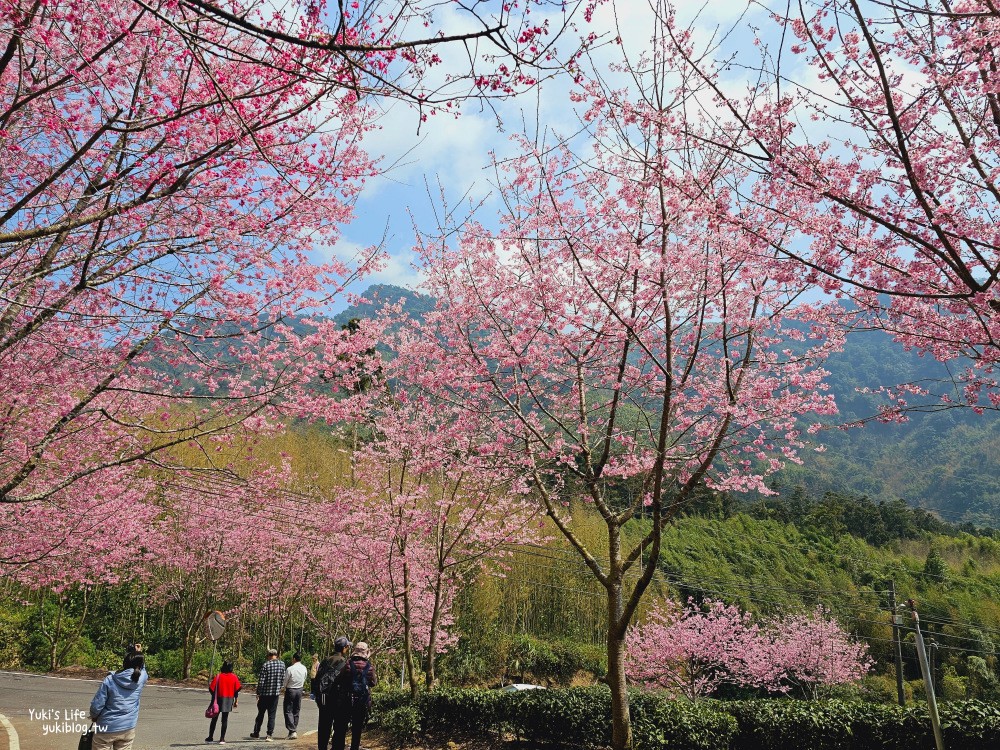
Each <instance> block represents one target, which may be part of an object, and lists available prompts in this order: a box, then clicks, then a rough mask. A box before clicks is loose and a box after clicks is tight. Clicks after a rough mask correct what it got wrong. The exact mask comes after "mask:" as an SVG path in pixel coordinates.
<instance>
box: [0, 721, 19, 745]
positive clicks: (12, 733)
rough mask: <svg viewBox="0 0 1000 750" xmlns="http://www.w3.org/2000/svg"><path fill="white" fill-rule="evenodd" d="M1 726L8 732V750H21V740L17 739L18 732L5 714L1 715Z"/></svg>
mask: <svg viewBox="0 0 1000 750" xmlns="http://www.w3.org/2000/svg"><path fill="white" fill-rule="evenodd" d="M0 726H3V728H4V729H6V730H7V750H21V740H19V739H18V738H17V730H16V729H14V725H13V724H11V723H10V719H8V718H7V717H6V716H4V715H3V714H0Z"/></svg>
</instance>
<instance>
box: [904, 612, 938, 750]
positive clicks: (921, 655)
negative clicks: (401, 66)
mask: <svg viewBox="0 0 1000 750" xmlns="http://www.w3.org/2000/svg"><path fill="white" fill-rule="evenodd" d="M906 603H907V604H908V605H909V606H910V614H912V615H913V630H914V632H915V634H916V638H917V658H918V659H920V672H921V674H923V676H924V691H925V692H926V693H927V709H928V711H929V712H930V715H931V727H932V728H933V729H934V744H935V745H936V746H937V750H944V735H943V734H942V733H941V717H940V716H938V707H937V698H935V697H934V675H932V674H931V671H930V665H929V664H928V663H927V650H926V648H925V646H924V637H923V635H921V633H920V616H919V615H918V614H917V603H916V602H915V601H913V600H912V599H907V600H906Z"/></svg>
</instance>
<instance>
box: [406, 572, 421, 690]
mask: <svg viewBox="0 0 1000 750" xmlns="http://www.w3.org/2000/svg"><path fill="white" fill-rule="evenodd" d="M410 616H411V607H410V566H409V564H407V563H405V562H404V563H403V658H404V659H405V660H406V678H407V680H409V683H410V696H411V697H412V698H413V700H416V699H417V695H419V693H420V686H419V685H418V684H417V674H416V670H415V669H414V668H413V631H412V627H411V625H410Z"/></svg>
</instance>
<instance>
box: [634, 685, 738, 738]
mask: <svg viewBox="0 0 1000 750" xmlns="http://www.w3.org/2000/svg"><path fill="white" fill-rule="evenodd" d="M629 703H630V709H631V710H630V713H631V715H632V734H633V738H634V742H635V747H636V750H667V749H669V748H678V747H683V748H685V750H721V749H722V748H727V747H729V746H730V743H731V742H732V739H733V738H734V737H735V736H736V731H737V728H738V727H737V723H736V719H735V718H733V717H732V716H730V715H729V714H727V713H724V712H722V711H719V710H718V709H717V708H716V707H715V706H714V705H712V704H708V703H689V702H687V701H675V700H668V699H666V698H663V697H661V696H657V695H649V694H641V693H635V694H633V695H632V696H630V701H629Z"/></svg>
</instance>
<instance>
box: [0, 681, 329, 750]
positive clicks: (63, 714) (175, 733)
mask: <svg viewBox="0 0 1000 750" xmlns="http://www.w3.org/2000/svg"><path fill="white" fill-rule="evenodd" d="M98 684H99V683H98V682H97V681H95V680H78V679H68V678H60V677H41V676H38V675H25V674H16V673H11V672H0V750H76V747H77V742H78V741H79V734H80V727H79V726H77V727H73V726H72V725H73V724H77V725H80V724H82V725H84V727H85V726H87V725H89V723H90V722H89V721H87V718H86V714H87V708H88V707H89V706H90V700H91V698H93V697H94V693H95V692H96V691H97V686H98ZM208 700H209V694H208V691H207V690H204V691H202V690H192V689H188V688H169V687H158V686H156V685H146V687H145V688H143V691H142V704H141V708H140V709H139V726H138V728H137V729H136V742H135V745H134V747H135V750H167V749H168V748H194V747H199V748H205V747H215V745H206V744H205V742H204V739H205V735H207V734H208V719H206V718H205V716H204V714H205V707H206V706H207V705H208ZM55 712H58V713H59V716H58V720H57V719H56V717H55ZM74 712H75V713H74ZM256 715H257V711H256V706H255V701H254V697H253V695H250V694H248V695H246V696H244V699H243V700H241V701H240V707H239V708H237V709H236V710H235V711H233V713H231V714H230V715H229V729H228V731H227V733H226V745H224V746H223V747H235V748H238V749H239V750H264V748H268V749H269V750H276V749H277V748H279V747H284V748H287V750H292V748H296V749H301V750H312V748H314V747H315V745H316V731H315V730H316V705H315V704H314V703H313V702H312V701H310V700H303V701H302V716H301V720H300V722H299V729H300V731H299V739H298V740H285V739H283V738H284V737H285V735H286V732H285V725H284V722H283V721H282V718H281V706H280V704H279V706H278V719H277V722H276V727H275V732H274V736H275V738H276V740H277V741H276V742H273V743H271V742H263V741H262V740H252V739H250V738H249V737H248V736H247V735H249V734H250V730H251V729H253V720H254V717H256ZM4 719H6V721H5V720H4ZM67 719H68V721H67ZM67 724H68V725H69V726H67ZM11 728H13V732H14V733H15V734H16V736H12V732H11ZM53 730H55V731H53ZM303 730H304V731H303ZM216 736H218V735H216Z"/></svg>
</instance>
